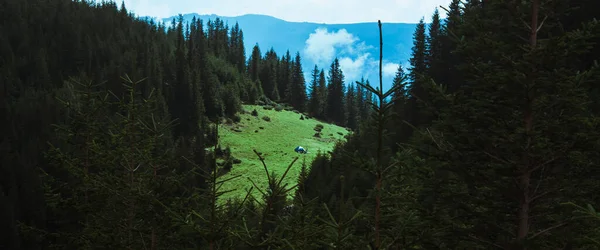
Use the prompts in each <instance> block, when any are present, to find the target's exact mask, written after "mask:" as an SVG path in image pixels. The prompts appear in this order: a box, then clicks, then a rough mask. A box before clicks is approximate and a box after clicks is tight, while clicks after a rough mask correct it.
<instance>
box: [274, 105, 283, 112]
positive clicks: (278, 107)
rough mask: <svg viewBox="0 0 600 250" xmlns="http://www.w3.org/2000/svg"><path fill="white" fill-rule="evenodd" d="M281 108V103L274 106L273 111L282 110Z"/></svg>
mask: <svg viewBox="0 0 600 250" xmlns="http://www.w3.org/2000/svg"><path fill="white" fill-rule="evenodd" d="M282 110H283V106H281V105H277V106H275V111H282Z"/></svg>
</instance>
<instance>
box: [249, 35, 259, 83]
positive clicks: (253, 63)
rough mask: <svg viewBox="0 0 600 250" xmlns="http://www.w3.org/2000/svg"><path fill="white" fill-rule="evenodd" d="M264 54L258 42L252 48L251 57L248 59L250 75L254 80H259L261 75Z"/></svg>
mask: <svg viewBox="0 0 600 250" xmlns="http://www.w3.org/2000/svg"><path fill="white" fill-rule="evenodd" d="M261 56H262V55H261V54H260V48H259V47H258V44H255V45H254V47H253V48H252V54H251V55H250V59H248V76H250V79H251V80H252V81H257V80H259V76H260V68H261V65H262V57H261Z"/></svg>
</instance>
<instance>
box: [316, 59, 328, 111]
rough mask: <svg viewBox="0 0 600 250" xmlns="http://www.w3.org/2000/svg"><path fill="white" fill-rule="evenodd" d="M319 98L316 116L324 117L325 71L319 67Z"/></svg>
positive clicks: (325, 99)
mask: <svg viewBox="0 0 600 250" xmlns="http://www.w3.org/2000/svg"><path fill="white" fill-rule="evenodd" d="M318 88H319V99H320V100H321V102H320V104H319V105H320V106H319V107H320V108H319V109H318V112H317V117H318V118H320V119H325V108H326V105H327V83H326V80H325V71H324V70H322V69H321V72H319V85H318Z"/></svg>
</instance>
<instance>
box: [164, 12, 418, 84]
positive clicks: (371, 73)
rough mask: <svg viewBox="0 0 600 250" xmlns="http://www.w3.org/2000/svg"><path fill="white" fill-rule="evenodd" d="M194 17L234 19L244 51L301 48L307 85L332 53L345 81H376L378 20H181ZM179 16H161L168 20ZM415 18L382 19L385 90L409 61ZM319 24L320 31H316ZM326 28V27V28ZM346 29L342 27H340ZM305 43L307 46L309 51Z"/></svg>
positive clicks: (244, 17)
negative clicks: (241, 32) (238, 27)
mask: <svg viewBox="0 0 600 250" xmlns="http://www.w3.org/2000/svg"><path fill="white" fill-rule="evenodd" d="M193 17H196V18H200V19H202V20H204V22H205V23H206V22H207V21H208V20H214V19H216V18H217V17H218V18H220V19H222V20H223V21H225V23H227V24H229V26H231V25H234V24H235V23H236V22H237V23H238V24H239V26H240V28H241V29H242V30H243V32H244V44H245V47H246V55H247V56H249V55H250V53H251V52H252V47H253V46H254V45H255V44H258V45H259V47H260V49H261V52H262V54H263V55H264V53H265V52H266V51H267V50H269V49H270V48H271V47H272V48H273V49H274V50H275V52H277V54H278V55H279V56H281V55H283V54H284V53H285V52H286V50H289V51H290V53H292V56H293V54H295V53H296V52H297V51H298V52H300V56H301V57H302V64H303V70H304V73H305V76H306V77H307V78H306V81H307V84H308V83H309V82H310V78H308V77H309V76H310V71H311V70H312V69H313V68H314V65H315V64H317V65H318V67H319V68H323V69H325V70H326V71H327V69H328V68H329V65H330V64H331V62H332V60H333V57H338V58H339V59H340V64H341V67H342V70H343V71H344V75H345V76H346V79H345V80H346V83H349V82H354V81H357V80H360V78H361V77H362V76H364V77H365V78H366V79H369V80H370V82H371V83H372V84H374V83H378V82H379V79H378V63H379V30H378V26H377V22H370V23H354V24H323V23H311V22H288V21H285V20H281V19H278V18H275V17H272V16H267V15H258V14H247V15H242V16H236V17H227V16H218V15H215V14H212V15H199V14H197V13H189V14H184V15H183V18H184V21H191V20H192V18H193ZM173 18H175V19H177V16H173V17H169V18H163V19H162V20H161V21H163V22H164V23H167V24H169V23H170V22H171V21H172V19H173ZM415 28H416V23H383V28H382V30H383V44H384V45H383V58H384V64H385V65H384V75H385V76H384V79H383V80H384V89H387V88H388V87H389V86H390V85H391V81H392V79H393V74H394V73H395V71H396V68H397V67H398V65H399V64H403V65H404V66H405V67H406V66H407V62H408V59H409V58H410V53H411V48H412V36H413V32H414V30H415ZM317 29H320V31H319V32H316V31H317ZM325 29H326V31H325ZM343 30H345V31H346V32H344V31H343ZM307 46H308V47H309V49H308V50H307V49H306V48H307Z"/></svg>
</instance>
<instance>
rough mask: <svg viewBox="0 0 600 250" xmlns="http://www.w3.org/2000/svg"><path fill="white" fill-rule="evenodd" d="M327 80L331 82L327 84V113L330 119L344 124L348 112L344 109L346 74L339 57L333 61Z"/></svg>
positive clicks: (338, 123)
mask: <svg viewBox="0 0 600 250" xmlns="http://www.w3.org/2000/svg"><path fill="white" fill-rule="evenodd" d="M327 80H328V82H329V83H328V85H327V106H326V109H325V115H326V117H327V119H328V120H330V121H332V122H334V123H335V124H337V125H340V126H343V125H344V124H346V116H345V113H346V112H345V111H344V106H345V104H344V75H343V72H342V69H341V68H340V62H339V60H338V59H337V58H335V59H334V61H333V63H331V66H330V68H329V76H328V79H327Z"/></svg>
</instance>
